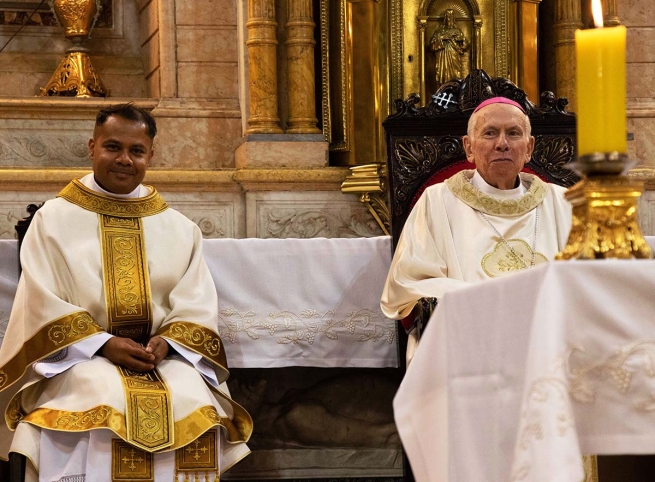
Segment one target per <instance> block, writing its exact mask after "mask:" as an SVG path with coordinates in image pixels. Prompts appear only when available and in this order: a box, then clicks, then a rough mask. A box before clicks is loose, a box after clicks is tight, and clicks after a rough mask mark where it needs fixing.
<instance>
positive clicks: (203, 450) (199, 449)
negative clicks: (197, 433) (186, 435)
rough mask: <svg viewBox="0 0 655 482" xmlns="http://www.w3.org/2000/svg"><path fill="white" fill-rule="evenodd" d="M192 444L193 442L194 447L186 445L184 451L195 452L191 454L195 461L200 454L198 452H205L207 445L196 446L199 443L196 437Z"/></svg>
mask: <svg viewBox="0 0 655 482" xmlns="http://www.w3.org/2000/svg"><path fill="white" fill-rule="evenodd" d="M194 444H195V448H191V447H187V448H186V451H187V452H189V453H190V454H191V453H193V452H195V454H194V455H193V458H194V459H196V461H197V460H198V459H200V454H199V453H200V452H202V453H203V454H204V453H205V452H207V447H205V446H204V445H203V446H202V447H201V448H198V445H200V440H198V439H196V441H195V443H194Z"/></svg>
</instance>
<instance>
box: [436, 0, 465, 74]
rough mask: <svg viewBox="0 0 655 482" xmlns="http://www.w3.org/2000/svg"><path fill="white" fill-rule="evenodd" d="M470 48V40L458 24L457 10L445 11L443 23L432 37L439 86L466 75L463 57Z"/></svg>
mask: <svg viewBox="0 0 655 482" xmlns="http://www.w3.org/2000/svg"><path fill="white" fill-rule="evenodd" d="M468 48H469V42H468V40H467V39H466V37H465V36H464V32H462V31H461V30H460V29H459V28H458V27H457V25H455V11H454V10H452V9H450V8H449V9H448V10H446V11H445V12H444V21H443V24H442V25H441V26H440V27H439V28H438V29H437V30H436V31H435V32H434V35H432V38H431V39H430V49H431V50H432V51H433V52H434V53H435V55H436V57H437V59H436V64H435V66H436V77H437V86H440V85H441V84H444V83H446V82H448V81H449V80H452V79H455V78H459V79H461V78H463V77H464V64H463V61H462V60H463V57H464V54H465V53H466V50H467V49H468Z"/></svg>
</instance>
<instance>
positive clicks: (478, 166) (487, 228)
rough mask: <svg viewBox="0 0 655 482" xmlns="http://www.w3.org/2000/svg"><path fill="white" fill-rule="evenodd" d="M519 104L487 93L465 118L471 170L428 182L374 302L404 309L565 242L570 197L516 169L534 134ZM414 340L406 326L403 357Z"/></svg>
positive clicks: (393, 312) (388, 311)
mask: <svg viewBox="0 0 655 482" xmlns="http://www.w3.org/2000/svg"><path fill="white" fill-rule="evenodd" d="M530 132H531V127H530V119H529V118H528V116H527V115H526V114H525V112H524V111H523V108H522V107H521V106H520V104H518V103H516V102H514V101H512V100H510V99H507V98H504V97H494V98H492V99H488V100H486V101H484V102H482V103H481V104H480V105H479V106H478V107H477V108H476V109H475V111H474V112H473V114H472V115H471V117H470V119H469V123H468V129H467V135H466V136H464V137H463V139H462V140H463V144H464V150H465V152H466V157H467V159H468V160H469V162H471V163H473V164H475V169H474V170H465V171H461V172H459V173H457V174H455V175H454V176H452V177H451V178H449V179H447V180H446V181H445V182H443V183H439V184H436V185H433V186H430V187H428V188H427V189H426V190H425V192H424V193H423V195H422V196H421V197H420V199H419V200H418V202H417V203H416V205H415V206H414V208H413V210H412V212H411V213H410V215H409V217H408V218H407V222H406V223H405V226H404V228H403V231H402V234H401V236H400V239H399V240H398V244H397V247H396V251H395V254H394V258H393V260H392V262H391V267H390V269H389V275H388V277H387V281H386V284H385V287H384V291H383V293H382V300H381V307H382V311H383V312H384V314H385V315H386V316H387V317H389V318H394V319H402V318H404V317H406V316H408V315H409V314H410V312H411V311H412V309H413V307H414V305H415V304H416V303H417V301H418V300H419V299H421V298H424V297H425V298H428V297H435V298H437V299H438V298H440V297H442V296H443V295H444V293H446V292H447V291H449V290H453V289H456V288H459V287H462V286H466V285H467V284H469V283H475V282H478V281H482V280H487V279H490V278H495V277H498V276H503V275H505V274H507V273H511V272H513V271H517V270H521V269H526V268H531V267H533V266H535V265H537V264H540V263H546V262H548V261H549V260H551V259H553V257H554V256H555V255H556V254H557V253H558V252H559V251H560V250H562V248H564V246H565V245H566V241H567V239H568V234H569V230H570V227H571V205H570V204H569V202H568V201H566V199H565V198H564V192H565V191H566V190H565V188H563V187H560V186H556V185H553V184H547V183H545V182H543V181H542V180H541V179H539V178H538V177H537V176H534V175H532V174H527V173H522V172H521V169H522V168H523V166H524V165H525V164H526V163H527V162H528V161H529V160H530V157H531V155H532V150H533V148H534V142H535V140H534V137H532V136H531V135H530ZM416 341H417V336H416V330H413V331H412V332H411V333H410V340H409V342H408V350H407V357H408V360H409V359H411V356H412V354H413V350H414V349H415V346H416Z"/></svg>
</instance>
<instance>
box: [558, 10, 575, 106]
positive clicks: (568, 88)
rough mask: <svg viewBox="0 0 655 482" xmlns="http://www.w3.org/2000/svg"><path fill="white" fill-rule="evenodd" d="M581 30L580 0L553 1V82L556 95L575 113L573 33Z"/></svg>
mask: <svg viewBox="0 0 655 482" xmlns="http://www.w3.org/2000/svg"><path fill="white" fill-rule="evenodd" d="M579 28H582V17H581V6H580V0H555V23H554V24H553V29H554V30H555V82H556V87H557V92H556V95H557V96H558V97H566V98H568V99H569V106H568V110H570V111H573V112H575V107H576V98H575V31H576V30H577V29H579Z"/></svg>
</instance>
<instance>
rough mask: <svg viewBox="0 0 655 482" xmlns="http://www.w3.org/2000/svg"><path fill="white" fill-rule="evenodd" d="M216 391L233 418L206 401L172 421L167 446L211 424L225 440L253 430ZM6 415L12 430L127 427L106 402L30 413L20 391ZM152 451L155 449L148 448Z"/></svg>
mask: <svg viewBox="0 0 655 482" xmlns="http://www.w3.org/2000/svg"><path fill="white" fill-rule="evenodd" d="M214 393H218V394H219V396H222V398H224V399H225V400H226V401H227V402H228V403H231V405H232V408H233V411H234V414H233V419H234V420H230V419H229V418H228V417H223V416H221V415H220V414H219V413H218V411H217V410H216V408H215V407H214V406H212V405H206V406H204V407H200V408H198V409H197V410H194V411H193V412H191V413H190V414H189V415H187V416H186V417H185V418H183V419H182V420H178V421H176V422H175V423H174V424H173V427H174V430H173V433H174V437H173V440H174V441H173V444H172V445H170V446H167V447H165V449H166V450H171V449H179V448H181V447H184V446H186V445H188V444H190V443H191V442H192V441H194V440H195V439H197V438H198V437H199V436H200V435H201V434H203V433H205V432H206V431H207V430H210V429H211V428H213V427H217V426H218V427H222V429H223V430H224V433H225V438H226V440H227V441H228V443H239V442H247V441H248V439H249V437H250V434H251V433H252V428H253V425H252V419H251V418H250V416H249V415H248V413H247V412H246V411H245V410H244V409H243V408H242V407H241V406H240V405H238V404H236V403H235V402H233V401H231V400H230V399H229V398H227V397H225V396H224V395H223V394H222V393H220V392H218V391H216V390H215V391H214ZM5 418H6V420H7V425H8V427H9V428H10V429H12V430H15V429H16V426H17V425H18V422H26V423H30V424H32V425H34V426H37V427H41V428H45V429H49V430H56V431H62V432H84V431H88V430H95V429H99V428H102V429H107V430H111V431H112V432H114V433H115V434H116V435H117V436H119V437H120V438H121V439H123V440H126V439H127V435H128V431H127V423H126V417H125V415H123V414H122V413H121V412H120V411H118V410H116V409H115V408H112V407H110V406H107V405H99V406H96V407H93V408H91V409H89V410H84V411H80V412H71V411H68V410H56V409H50V408H37V409H36V410H33V411H32V412H30V413H29V414H25V411H24V410H23V408H22V407H21V404H20V394H18V395H16V396H14V398H13V399H12V400H11V402H10V404H9V405H8V407H7V411H6V415H5ZM148 451H149V452H154V450H148Z"/></svg>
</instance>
